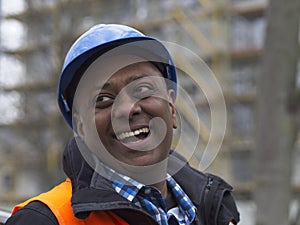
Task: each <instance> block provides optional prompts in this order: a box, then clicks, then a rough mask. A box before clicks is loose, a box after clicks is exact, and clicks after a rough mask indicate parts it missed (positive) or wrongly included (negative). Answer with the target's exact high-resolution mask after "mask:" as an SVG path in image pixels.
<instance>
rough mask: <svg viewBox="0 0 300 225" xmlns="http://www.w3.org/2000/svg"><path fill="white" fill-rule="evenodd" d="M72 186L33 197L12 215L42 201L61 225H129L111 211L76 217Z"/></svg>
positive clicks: (20, 205)
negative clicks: (80, 217)
mask: <svg viewBox="0 0 300 225" xmlns="http://www.w3.org/2000/svg"><path fill="white" fill-rule="evenodd" d="M71 196H72V185H71V181H70V179H66V181H65V182H63V183H61V184H59V185H58V186H56V187H54V188H53V189H51V190H50V191H48V192H46V193H43V194H40V195H38V196H36V197H33V198H31V199H29V200H27V201H25V202H23V203H21V204H19V205H17V206H15V207H14V209H13V211H12V214H14V213H15V212H16V211H18V210H19V209H21V208H22V207H24V206H25V205H27V204H28V203H30V202H33V201H40V202H42V203H44V204H46V205H47V206H48V207H49V208H50V210H51V211H52V213H53V214H54V215H55V216H56V218H57V220H58V223H59V225H94V224H95V225H129V224H128V223H127V222H125V221H124V220H123V219H122V218H120V217H119V216H117V215H116V214H114V213H113V212H111V211H95V212H92V213H91V214H90V215H89V216H88V217H87V218H86V219H78V218H76V217H75V216H74V213H73V210H72V206H71Z"/></svg>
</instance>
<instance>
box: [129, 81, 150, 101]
mask: <svg viewBox="0 0 300 225" xmlns="http://www.w3.org/2000/svg"><path fill="white" fill-rule="evenodd" d="M154 89H155V88H154V87H153V85H151V84H150V83H141V84H138V85H136V86H135V87H134V90H133V91H132V95H133V96H134V97H135V98H139V99H142V98H147V97H150V96H152V95H153V91H154Z"/></svg>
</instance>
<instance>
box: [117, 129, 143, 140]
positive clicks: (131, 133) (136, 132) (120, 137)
mask: <svg viewBox="0 0 300 225" xmlns="http://www.w3.org/2000/svg"><path fill="white" fill-rule="evenodd" d="M141 133H149V128H147V127H145V128H141V129H138V130H134V131H129V132H123V133H121V134H118V135H117V138H118V140H120V141H122V140H124V139H125V138H129V137H133V136H135V135H139V134H141Z"/></svg>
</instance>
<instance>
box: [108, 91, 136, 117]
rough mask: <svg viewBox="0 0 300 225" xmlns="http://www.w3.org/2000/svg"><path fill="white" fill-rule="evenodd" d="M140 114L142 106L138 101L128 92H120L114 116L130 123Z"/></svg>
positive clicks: (113, 112) (114, 105)
mask: <svg viewBox="0 0 300 225" xmlns="http://www.w3.org/2000/svg"><path fill="white" fill-rule="evenodd" d="M139 113H141V106H140V104H139V102H138V99H136V98H134V97H133V96H130V95H129V94H128V93H126V91H122V92H120V93H119V94H118V96H117V98H116V99H115V102H114V104H113V109H112V116H113V117H114V118H119V119H127V120H128V121H129V120H131V119H132V117H133V116H134V115H137V114H139Z"/></svg>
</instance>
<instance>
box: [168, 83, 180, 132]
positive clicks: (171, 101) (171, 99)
mask: <svg viewBox="0 0 300 225" xmlns="http://www.w3.org/2000/svg"><path fill="white" fill-rule="evenodd" d="M168 92H169V106H170V112H171V115H172V120H173V128H174V129H176V128H177V126H178V121H177V113H176V107H175V99H176V98H175V92H174V90H173V89H170V90H168Z"/></svg>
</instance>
